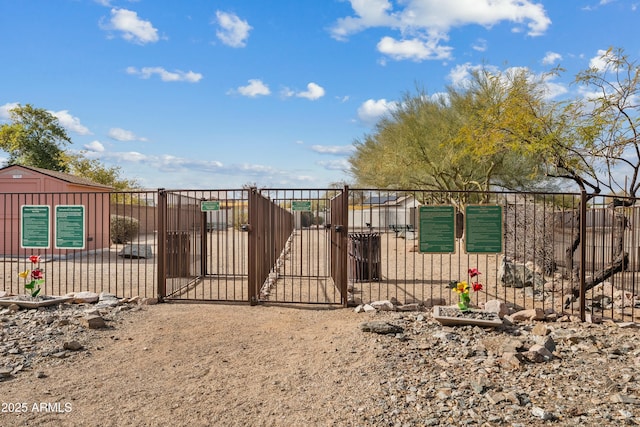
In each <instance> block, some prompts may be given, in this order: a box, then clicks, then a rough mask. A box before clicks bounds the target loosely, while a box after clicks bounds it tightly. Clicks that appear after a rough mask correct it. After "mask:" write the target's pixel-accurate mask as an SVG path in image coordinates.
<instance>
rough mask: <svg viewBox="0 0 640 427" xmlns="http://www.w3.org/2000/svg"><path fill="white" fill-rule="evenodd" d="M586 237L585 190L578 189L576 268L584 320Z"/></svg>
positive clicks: (581, 312) (581, 315)
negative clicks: (577, 261) (578, 245)
mask: <svg viewBox="0 0 640 427" xmlns="http://www.w3.org/2000/svg"><path fill="white" fill-rule="evenodd" d="M586 239H587V192H586V191H585V190H584V189H582V191H580V267H579V270H578V274H579V278H580V319H581V320H582V321H583V322H584V321H585V318H586V316H585V314H586V313H585V312H586V304H585V303H586V295H585V293H586V291H585V288H586V285H585V275H586V274H585V273H586V272H585V264H586V262H585V261H586V258H587V257H586V244H585V243H586Z"/></svg>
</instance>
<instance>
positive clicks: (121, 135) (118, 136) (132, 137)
mask: <svg viewBox="0 0 640 427" xmlns="http://www.w3.org/2000/svg"><path fill="white" fill-rule="evenodd" d="M109 138H111V139H115V140H116V141H123V142H125V141H146V140H147V138H141V137H139V136H137V135H136V134H135V133H133V132H131V131H130V130H125V129H121V128H111V129H109Z"/></svg>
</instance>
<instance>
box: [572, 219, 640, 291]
mask: <svg viewBox="0 0 640 427" xmlns="http://www.w3.org/2000/svg"><path fill="white" fill-rule="evenodd" d="M627 225H628V220H627V217H626V216H625V215H624V214H623V213H621V212H617V211H615V210H614V211H613V227H612V230H611V232H612V233H613V254H612V260H611V262H610V263H609V264H607V265H605V266H603V268H602V269H601V270H598V271H596V272H595V273H594V275H593V276H592V277H591V278H590V279H588V280H586V281H585V289H584V290H585V292H586V291H588V290H590V289H593V288H594V287H595V286H596V285H598V284H600V283H602V282H604V281H605V280H607V279H608V278H609V277H611V276H613V275H614V274H616V273H620V272H621V271H624V270H626V269H627V267H628V266H629V254H628V253H627V252H624V230H625V229H626V228H627ZM579 240H580V234H579V233H578V241H579ZM574 244H575V241H574ZM572 247H573V245H572ZM569 249H570V248H567V253H568V252H569ZM573 251H575V249H573ZM573 251H572V253H571V259H572V260H573ZM571 265H572V264H571ZM576 271H577V268H576ZM572 292H573V294H574V295H576V296H579V295H580V289H579V285H578V283H577V282H574V285H573V289H572Z"/></svg>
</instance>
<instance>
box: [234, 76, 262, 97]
mask: <svg viewBox="0 0 640 427" xmlns="http://www.w3.org/2000/svg"><path fill="white" fill-rule="evenodd" d="M237 91H238V93H239V94H240V95H242V96H248V97H250V98H255V97H257V96H260V95H262V96H266V95H270V94H271V90H269V86H267V85H266V84H264V83H263V82H262V80H260V79H250V80H249V84H248V85H246V86H240V87H239V88H238V89H237ZM231 92H233V91H231Z"/></svg>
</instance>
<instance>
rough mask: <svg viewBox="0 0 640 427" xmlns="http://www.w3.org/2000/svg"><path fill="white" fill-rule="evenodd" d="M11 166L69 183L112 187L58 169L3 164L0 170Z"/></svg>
mask: <svg viewBox="0 0 640 427" xmlns="http://www.w3.org/2000/svg"><path fill="white" fill-rule="evenodd" d="M12 168H23V169H28V170H30V171H33V172H38V173H41V174H43V175H47V176H50V177H52V178H56V179H59V180H61V181H64V182H68V183H70V184H76V185H86V186H88V187H98V188H108V189H113V187H110V186H108V185H104V184H98V183H97V182H94V181H91V180H90V179H88V178H84V177H81V176H76V175H71V174H69V173H65V172H58V171H52V170H49V169H43V168H37V167H35V166H25V165H10V166H5V167H3V168H0V172H2V171H4V170H8V169H12Z"/></svg>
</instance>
